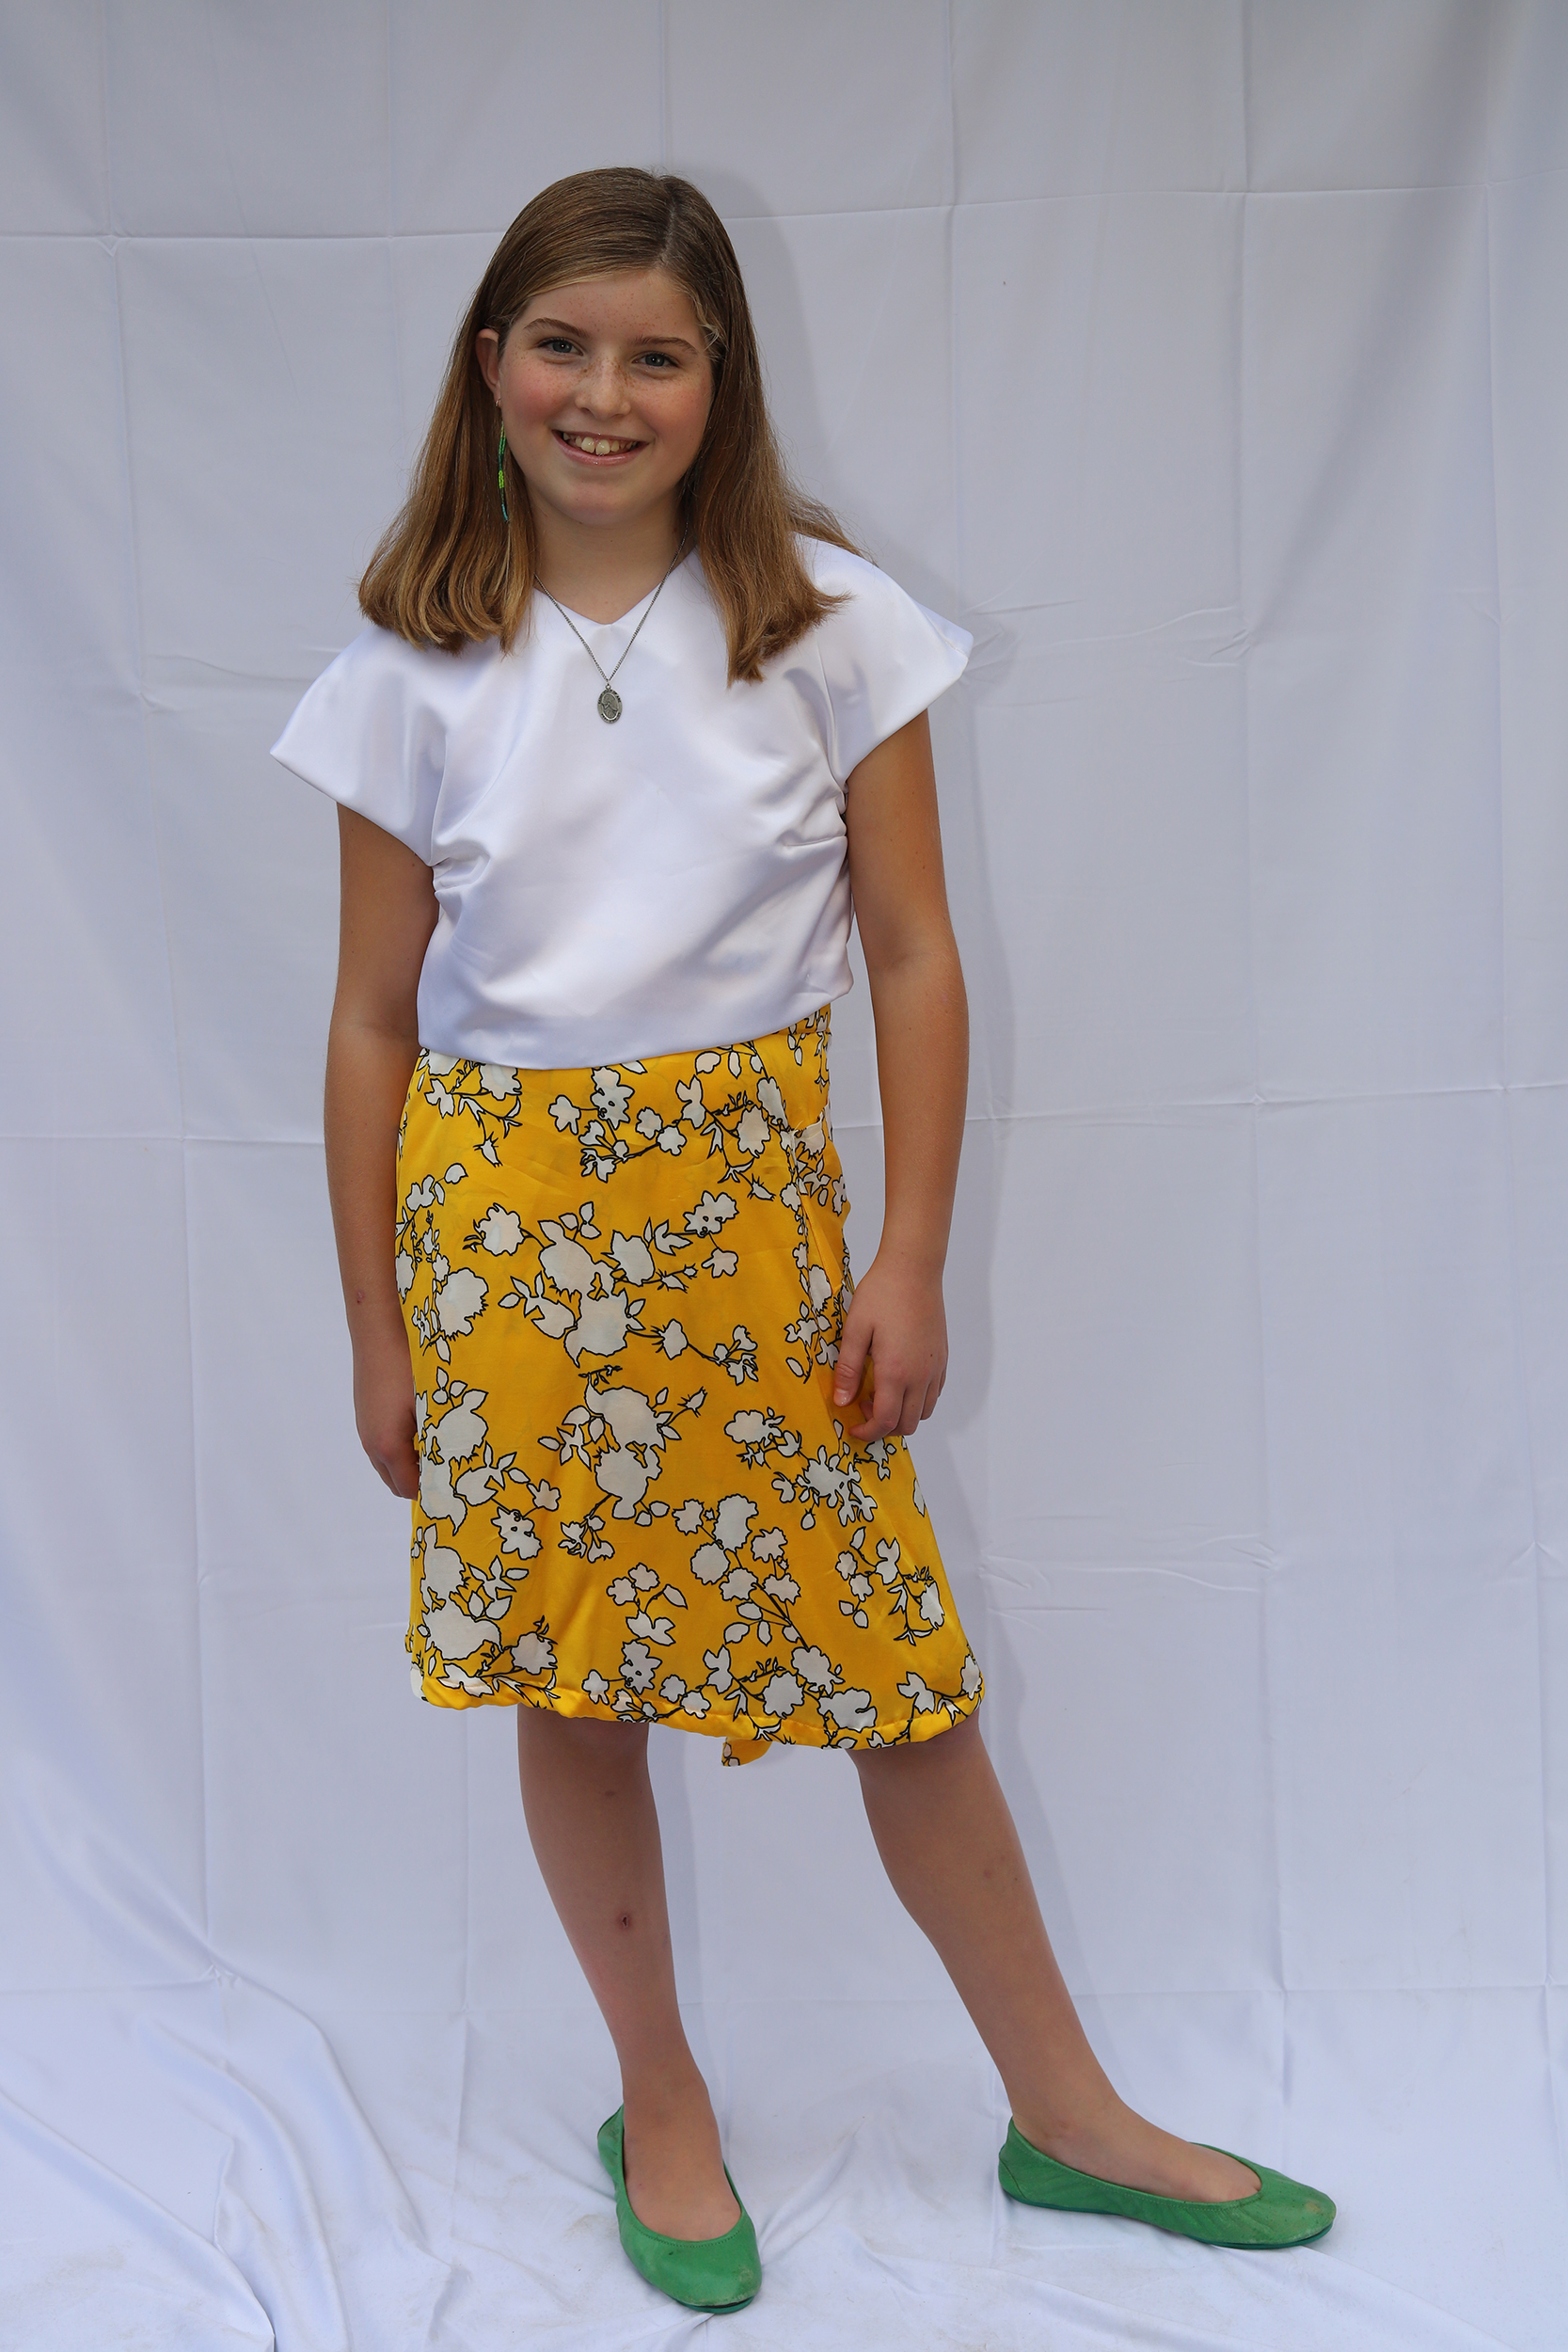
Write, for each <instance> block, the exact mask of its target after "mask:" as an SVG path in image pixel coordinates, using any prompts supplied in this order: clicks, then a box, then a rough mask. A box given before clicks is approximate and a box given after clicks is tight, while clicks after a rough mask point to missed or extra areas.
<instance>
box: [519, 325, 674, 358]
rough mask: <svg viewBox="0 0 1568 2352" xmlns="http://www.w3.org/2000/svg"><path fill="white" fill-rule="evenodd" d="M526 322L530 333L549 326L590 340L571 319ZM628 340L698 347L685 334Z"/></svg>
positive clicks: (564, 333) (630, 337) (566, 333)
mask: <svg viewBox="0 0 1568 2352" xmlns="http://www.w3.org/2000/svg"><path fill="white" fill-rule="evenodd" d="M525 324H526V326H527V327H528V330H529V331H530V333H531V332H532V330H533V328H534V327H536V326H549V327H553V328H554V329H555V331H556V333H557V334H561V335H572V336H575V337H576V339H577V341H578V342H579V343H585V342H588V341H589V338H588V336H586V335H585V334H584V333H583V331H582V328H581V327H580V326H573V325H572V324H571V322H570V320H569V319H529V320H527V321H526V322H525ZM627 341H628V342H634V343H662V344H668V345H669V346H670V347H671V348H672V349H673V350H675V351H689V352H692V353H695V351H696V348H697V346H696V344H695V343H691V342H688V341H687V339H686V337H685V336H684V335H631V336H628V337H627Z"/></svg>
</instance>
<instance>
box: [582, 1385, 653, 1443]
mask: <svg viewBox="0 0 1568 2352" xmlns="http://www.w3.org/2000/svg"><path fill="white" fill-rule="evenodd" d="M586 1393H587V1396H588V1400H589V1402H590V1404H592V1405H594V1406H596V1407H597V1409H598V1410H599V1411H600V1412H601V1413H602V1414H603V1415H604V1417H605V1419H606V1421H607V1422H609V1423H610V1428H611V1429H612V1430H613V1431H614V1433H615V1437H616V1440H617V1442H618V1443H619V1444H621V1445H662V1444H663V1443H664V1438H665V1429H664V1425H663V1423H662V1422H660V1420H659V1418H658V1415H657V1412H655V1410H654V1408H653V1406H651V1405H650V1404H649V1402H648V1400H647V1398H646V1397H645V1396H644V1395H643V1394H642V1391H641V1389H595V1388H594V1387H592V1386H590V1387H589V1389H588V1390H587V1392H586Z"/></svg>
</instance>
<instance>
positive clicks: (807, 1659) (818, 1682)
mask: <svg viewBox="0 0 1568 2352" xmlns="http://www.w3.org/2000/svg"><path fill="white" fill-rule="evenodd" d="M790 1663H791V1665H792V1666H793V1667H794V1669H795V1671H796V1673H797V1674H798V1675H799V1676H800V1679H801V1681H802V1682H803V1683H804V1684H805V1686H806V1688H807V1690H808V1691H831V1690H832V1687H833V1679H834V1677H833V1670H832V1666H831V1665H830V1664H829V1663H828V1660H827V1658H826V1656H825V1654H824V1653H823V1652H822V1651H821V1650H819V1649H807V1648H806V1647H804V1645H802V1646H801V1647H800V1649H798V1650H797V1651H796V1652H795V1654H794V1656H793V1657H792V1659H791V1660H790Z"/></svg>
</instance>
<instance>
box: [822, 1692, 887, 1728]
mask: <svg viewBox="0 0 1568 2352" xmlns="http://www.w3.org/2000/svg"><path fill="white" fill-rule="evenodd" d="M821 1705H822V1712H823V1714H824V1715H831V1716H832V1719H833V1721H834V1723H835V1724H837V1725H838V1727H839V1729H840V1731H869V1730H870V1728H871V1726H872V1724H874V1723H875V1722H876V1720H877V1709H876V1708H875V1707H873V1705H872V1703H871V1693H870V1692H869V1691H835V1692H833V1694H832V1698H827V1699H824V1700H823V1701H822V1703H821Z"/></svg>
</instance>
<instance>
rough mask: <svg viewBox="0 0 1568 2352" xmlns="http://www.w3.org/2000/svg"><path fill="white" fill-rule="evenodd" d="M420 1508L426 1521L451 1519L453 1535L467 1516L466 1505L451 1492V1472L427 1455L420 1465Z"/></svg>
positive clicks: (460, 1497) (457, 1495)
mask: <svg viewBox="0 0 1568 2352" xmlns="http://www.w3.org/2000/svg"><path fill="white" fill-rule="evenodd" d="M420 1510H421V1511H422V1512H423V1513H424V1515H425V1518H427V1519H451V1526H452V1533H453V1534H456V1533H457V1530H458V1529H459V1528H460V1527H461V1526H462V1524H463V1522H464V1520H465V1519H466V1518H467V1516H468V1506H467V1503H466V1502H464V1500H463V1498H462V1496H461V1495H459V1494H454V1493H453V1491H452V1484H451V1470H450V1469H449V1468H448V1466H447V1464H446V1463H445V1462H433V1461H432V1460H431V1459H430V1457H429V1456H428V1454H427V1455H426V1457H425V1459H424V1460H423V1461H422V1462H421V1463H420Z"/></svg>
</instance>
